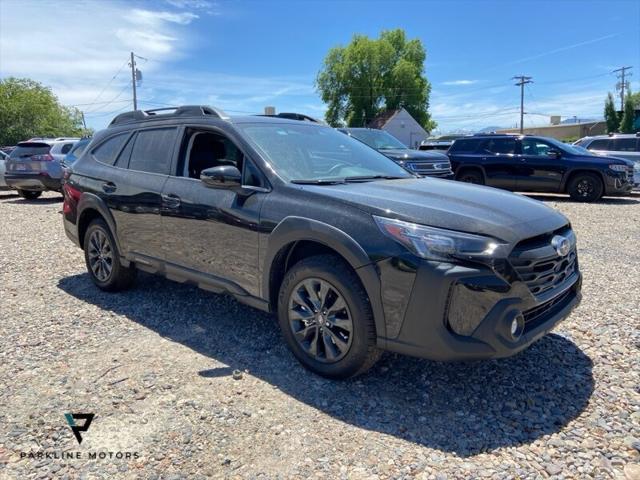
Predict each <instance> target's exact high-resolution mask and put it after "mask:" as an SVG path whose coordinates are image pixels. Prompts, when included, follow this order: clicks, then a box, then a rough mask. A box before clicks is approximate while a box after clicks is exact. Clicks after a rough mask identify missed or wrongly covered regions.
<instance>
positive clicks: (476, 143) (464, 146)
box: [449, 138, 483, 153]
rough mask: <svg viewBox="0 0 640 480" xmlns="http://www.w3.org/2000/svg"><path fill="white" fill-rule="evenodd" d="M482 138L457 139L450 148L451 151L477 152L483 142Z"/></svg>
mask: <svg viewBox="0 0 640 480" xmlns="http://www.w3.org/2000/svg"><path fill="white" fill-rule="evenodd" d="M482 142H483V139H481V138H465V139H460V140H456V141H454V142H453V145H451V147H450V148H449V153H475V152H476V151H477V150H478V147H480V145H481V144H482Z"/></svg>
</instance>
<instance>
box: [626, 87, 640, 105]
mask: <svg viewBox="0 0 640 480" xmlns="http://www.w3.org/2000/svg"><path fill="white" fill-rule="evenodd" d="M627 98H631V102H632V103H633V106H634V107H635V108H640V92H636V93H631V91H629V92H628V93H627Z"/></svg>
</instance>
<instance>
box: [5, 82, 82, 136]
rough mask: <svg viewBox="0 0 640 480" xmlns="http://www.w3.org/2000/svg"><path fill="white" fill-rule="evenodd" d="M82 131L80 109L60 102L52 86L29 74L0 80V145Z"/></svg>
mask: <svg viewBox="0 0 640 480" xmlns="http://www.w3.org/2000/svg"><path fill="white" fill-rule="evenodd" d="M83 133H84V130H83V129H82V114H81V113H80V111H79V110H77V109H75V108H69V107H65V106H63V105H60V103H59V102H58V99H57V97H56V96H55V95H54V94H53V93H52V92H51V90H50V89H49V88H47V87H45V86H44V85H42V84H41V83H38V82H36V81H33V80H30V79H28V78H14V77H9V78H5V79H2V80H0V145H15V144H16V143H18V142H20V141H22V140H27V139H29V138H31V137H59V136H80V135H82V134H83Z"/></svg>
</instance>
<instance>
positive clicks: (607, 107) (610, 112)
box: [604, 92, 620, 133]
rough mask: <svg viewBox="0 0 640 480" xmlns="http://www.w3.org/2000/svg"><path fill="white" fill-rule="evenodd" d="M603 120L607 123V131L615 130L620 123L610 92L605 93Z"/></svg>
mask: <svg viewBox="0 0 640 480" xmlns="http://www.w3.org/2000/svg"><path fill="white" fill-rule="evenodd" d="M604 121H605V123H606V124H607V133H611V132H615V131H617V130H618V125H620V118H619V117H618V112H617V111H616V105H615V103H614V102H613V95H612V94H611V92H609V94H608V95H607V99H606V100H605V102H604Z"/></svg>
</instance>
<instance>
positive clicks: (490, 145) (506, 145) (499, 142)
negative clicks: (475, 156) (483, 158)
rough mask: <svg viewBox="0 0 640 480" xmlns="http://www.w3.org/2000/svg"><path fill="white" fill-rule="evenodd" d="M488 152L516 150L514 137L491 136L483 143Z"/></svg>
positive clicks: (501, 152)
mask: <svg viewBox="0 0 640 480" xmlns="http://www.w3.org/2000/svg"><path fill="white" fill-rule="evenodd" d="M485 150H487V152H489V153H499V154H503V155H504V154H509V153H515V151H516V139H515V138H492V139H490V140H489V141H488V142H487V144H486V145H485Z"/></svg>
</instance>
